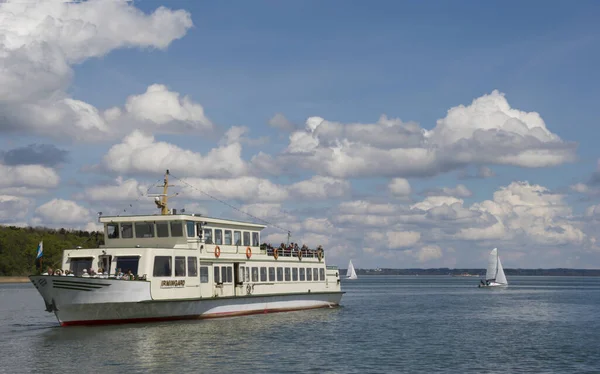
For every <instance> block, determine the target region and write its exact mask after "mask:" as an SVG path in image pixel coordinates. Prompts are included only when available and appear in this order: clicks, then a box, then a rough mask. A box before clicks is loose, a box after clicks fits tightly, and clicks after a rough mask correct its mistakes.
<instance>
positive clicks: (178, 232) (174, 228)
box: [171, 221, 183, 238]
mask: <svg viewBox="0 0 600 374" xmlns="http://www.w3.org/2000/svg"><path fill="white" fill-rule="evenodd" d="M182 236H183V224H182V223H181V221H175V222H171V237H174V238H181V237H182Z"/></svg>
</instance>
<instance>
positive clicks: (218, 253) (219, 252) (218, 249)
mask: <svg viewBox="0 0 600 374" xmlns="http://www.w3.org/2000/svg"><path fill="white" fill-rule="evenodd" d="M220 255H221V248H219V246H216V247H215V257H216V258H219V256H220Z"/></svg>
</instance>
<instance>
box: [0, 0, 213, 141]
mask: <svg viewBox="0 0 600 374" xmlns="http://www.w3.org/2000/svg"><path fill="white" fill-rule="evenodd" d="M191 26H192V21H191V16H190V14H189V13H187V12H185V11H182V10H177V11H172V10H169V9H167V8H164V7H160V8H158V9H157V10H155V11H154V12H153V13H151V14H145V13H144V12H142V11H141V10H139V9H137V8H135V6H134V5H133V4H132V3H129V2H125V1H109V2H104V1H86V2H62V1H44V0H42V1H36V2H11V1H9V2H4V3H2V4H0V35H3V38H2V39H1V40H0V66H3V69H1V70H0V115H1V116H2V117H3V118H4V120H3V121H2V124H1V125H0V131H12V132H20V133H24V134H37V135H45V136H49V137H56V138H61V139H64V138H71V139H77V140H100V139H105V138H107V137H111V136H113V133H114V132H119V131H120V129H121V127H122V126H123V123H119V121H117V122H112V121H113V120H115V119H119V118H120V115H119V114H120V113H119V112H118V110H116V109H112V110H109V111H106V112H105V114H106V117H105V116H103V115H102V114H101V113H100V112H99V111H98V110H97V109H96V108H95V107H93V106H92V105H90V104H88V103H85V102H83V101H80V100H77V99H74V98H71V97H69V95H68V87H69V85H70V83H71V80H72V78H73V70H72V66H73V65H74V64H78V63H81V62H83V61H85V60H87V59H89V58H96V57H101V56H104V55H106V54H107V53H110V52H111V51H112V50H115V49H119V48H131V47H142V48H148V47H149V48H159V49H165V48H166V47H167V46H168V45H169V44H170V43H171V42H172V41H173V40H176V39H179V38H181V37H183V36H184V35H185V33H186V32H187V30H188V29H189V28H190V27H191ZM150 87H151V89H152V88H157V87H158V88H161V87H163V86H150ZM145 95H146V96H148V95H149V93H148V92H147V93H146V94H145ZM169 95H170V96H171V101H169V100H166V99H165V97H167V96H169ZM141 96H142V97H143V96H144V95H141ZM173 96H175V97H176V96H177V94H174V93H168V92H164V90H163V97H162V100H160V104H162V105H156V106H155V107H151V106H150V105H146V106H143V105H138V106H133V107H132V108H133V109H132V110H133V113H134V114H135V115H137V116H141V117H142V118H145V119H148V116H149V115H150V114H152V115H153V116H156V118H158V119H159V120H162V121H164V120H166V118H168V116H169V115H171V116H172V118H173V119H174V120H181V119H183V120H185V121H186V124H187V125H192V126H193V125H194V124H198V123H200V122H202V123H206V119H205V118H203V119H200V118H201V117H203V114H202V113H203V112H202V108H201V107H199V106H198V105H196V104H193V103H191V102H190V100H189V99H187V98H184V99H183V100H182V101H181V102H179V103H178V104H180V107H176V106H175V105H167V106H165V104H173V102H174V101H173V100H172V97H173ZM134 101H135V100H134ZM139 101H140V100H138V102H139ZM150 101H151V100H149V99H147V100H146V101H145V102H146V104H148V103H149V102H150ZM154 102H156V100H154ZM157 108H159V109H157ZM134 109H135V110H134ZM142 109H143V110H148V111H151V113H148V114H144V113H142V112H140V110H142ZM153 118H154V117H153ZM153 121H154V119H153ZM144 122H145V121H142V122H140V123H142V124H143V123H144ZM136 125H139V123H138V124H130V126H134V127H135V126H136ZM130 128H131V127H130Z"/></svg>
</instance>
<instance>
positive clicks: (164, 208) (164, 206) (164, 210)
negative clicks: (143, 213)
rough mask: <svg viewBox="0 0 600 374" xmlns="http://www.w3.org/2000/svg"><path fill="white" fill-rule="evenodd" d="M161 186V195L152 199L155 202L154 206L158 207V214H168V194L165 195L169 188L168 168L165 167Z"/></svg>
mask: <svg viewBox="0 0 600 374" xmlns="http://www.w3.org/2000/svg"><path fill="white" fill-rule="evenodd" d="M162 187H163V193H162V195H161V196H160V198H157V199H156V200H154V202H155V203H156V206H157V207H158V208H160V214H162V215H166V214H169V206H168V201H169V195H167V192H168V190H169V169H167V171H166V172H165V179H164V184H163V185H162Z"/></svg>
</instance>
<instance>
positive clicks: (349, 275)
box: [346, 260, 358, 279]
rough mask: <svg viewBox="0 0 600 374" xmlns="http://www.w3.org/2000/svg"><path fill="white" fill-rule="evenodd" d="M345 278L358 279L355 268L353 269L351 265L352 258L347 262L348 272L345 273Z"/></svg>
mask: <svg viewBox="0 0 600 374" xmlns="http://www.w3.org/2000/svg"><path fill="white" fill-rule="evenodd" d="M346 279H358V275H356V270H354V265H352V260H350V263H349V264H348V272H347V273H346Z"/></svg>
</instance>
